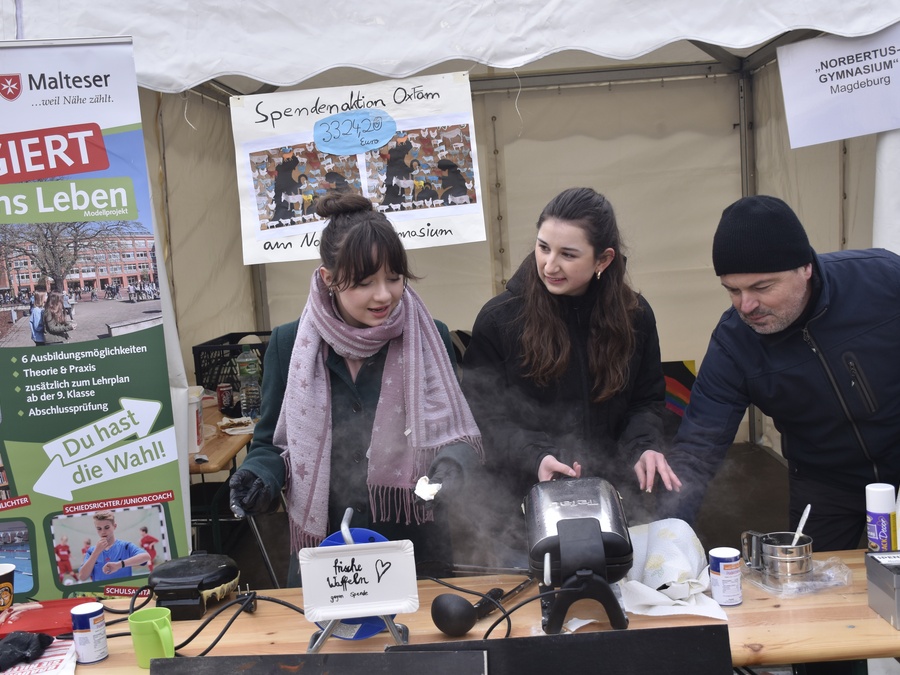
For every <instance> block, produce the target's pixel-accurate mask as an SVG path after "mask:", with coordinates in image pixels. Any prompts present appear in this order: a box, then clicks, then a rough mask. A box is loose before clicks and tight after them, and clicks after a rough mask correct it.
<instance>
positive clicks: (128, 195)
mask: <svg viewBox="0 0 900 675" xmlns="http://www.w3.org/2000/svg"><path fill="white" fill-rule="evenodd" d="M0 56H2V60H0V303H2V305H0V563H12V564H14V565H15V568H16V569H15V578H14V592H15V598H16V600H17V601H18V600H25V599H26V598H38V599H49V598H53V597H61V596H62V595H63V594H64V593H65V594H70V593H72V592H78V593H86V594H104V595H130V594H132V593H133V592H134V589H135V587H139V586H142V585H144V583H145V582H146V579H147V575H148V574H149V572H150V571H151V570H152V569H153V567H154V566H155V565H157V564H159V563H160V562H162V561H164V560H167V559H170V558H172V557H176V556H178V555H186V554H187V552H188V548H187V529H186V524H185V522H184V505H183V499H182V494H181V488H180V485H181V482H180V479H179V463H178V448H177V447H176V443H175V430H174V426H173V420H172V401H171V395H170V388H169V381H168V368H167V364H166V349H165V340H164V337H163V325H162V311H161V307H160V292H161V291H163V292H165V291H166V289H165V288H164V287H163V288H160V284H159V279H158V276H157V274H158V268H157V245H156V240H155V237H154V231H153V219H152V212H151V208H150V193H149V186H148V182H147V162H146V157H145V155H144V138H143V133H142V131H141V118H140V109H139V105H138V95H137V82H136V79H135V72H134V57H133V54H132V45H131V41H130V39H127V38H126V39H117V38H110V39H98V40H71V41H64V42H50V43H48V42H28V41H18V42H6V43H2V42H0Z"/></svg>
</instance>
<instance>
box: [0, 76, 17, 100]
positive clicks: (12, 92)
mask: <svg viewBox="0 0 900 675" xmlns="http://www.w3.org/2000/svg"><path fill="white" fill-rule="evenodd" d="M21 93H22V76H21V75H0V96H2V97H3V98H5V99H6V100H7V101H15V100H16V99H17V98H19V94H21Z"/></svg>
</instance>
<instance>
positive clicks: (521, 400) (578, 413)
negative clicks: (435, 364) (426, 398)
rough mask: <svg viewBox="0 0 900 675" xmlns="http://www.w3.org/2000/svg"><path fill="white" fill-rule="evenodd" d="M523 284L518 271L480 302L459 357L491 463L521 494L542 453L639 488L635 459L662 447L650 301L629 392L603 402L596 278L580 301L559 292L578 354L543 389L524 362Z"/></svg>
mask: <svg viewBox="0 0 900 675" xmlns="http://www.w3.org/2000/svg"><path fill="white" fill-rule="evenodd" d="M523 285H524V282H523V280H522V279H521V275H520V273H517V274H516V275H514V276H513V278H512V279H511V280H510V281H509V283H508V284H507V288H506V290H505V291H504V292H503V293H501V294H500V295H498V296H496V297H494V298H492V299H491V300H489V301H488V302H487V304H486V305H485V306H484V307H483V308H482V310H481V312H480V313H479V314H478V317H477V318H476V319H475V325H474V328H473V330H472V339H471V342H470V344H469V345H468V347H467V348H466V352H465V355H464V358H463V391H464V392H465V394H466V396H467V398H468V400H469V404H470V406H471V407H472V412H473V414H474V415H475V419H476V421H477V422H478V427H479V429H481V433H482V437H483V439H484V444H485V456H486V458H487V462H488V466H489V468H490V469H491V470H492V471H493V473H494V474H495V475H496V476H498V477H505V478H506V481H507V482H508V483H509V486H510V487H511V489H512V490H513V492H514V495H515V498H516V499H519V500H521V499H522V498H523V497H524V496H525V495H526V493H527V491H528V489H529V488H530V487H531V485H533V484H534V483H536V482H537V469H538V465H539V464H540V461H541V459H543V457H544V456H545V455H547V454H553V455H554V456H555V457H556V458H557V459H559V460H560V461H562V462H565V463H567V464H571V463H572V462H573V461H576V460H577V461H578V462H580V463H581V465H582V467H583V471H582V475H583V476H600V477H603V478H606V479H607V480H609V481H610V482H611V483H612V484H613V485H614V486H616V487H620V485H624V484H629V485H630V484H634V485H636V484H637V479H636V478H635V475H634V471H633V468H632V467H633V465H634V463H635V462H636V461H637V459H638V458H639V457H640V455H641V453H642V452H644V451H645V450H648V449H654V450H661V449H662V448H661V447H660V446H661V444H662V410H663V406H664V399H665V381H664V379H663V374H662V366H661V364H660V352H659V337H658V335H657V332H656V320H655V318H654V316H653V311H652V310H651V309H650V305H649V304H648V303H647V301H646V300H644V299H643V297H640V298H639V301H640V313H639V317H638V319H637V321H636V325H635V337H636V348H635V351H634V354H633V355H632V357H631V360H630V363H629V374H628V384H627V386H626V387H625V389H624V390H623V391H621V392H619V393H618V394H616V395H615V396H614V397H613V398H612V399H610V400H608V401H605V402H604V403H599V404H598V403H594V402H592V400H591V388H592V385H593V377H592V375H591V373H590V372H589V369H588V349H589V346H590V336H589V329H590V312H591V308H592V305H593V299H594V297H595V294H596V292H597V288H598V282H597V281H592V282H591V285H590V287H589V289H588V292H587V293H586V294H585V295H584V296H580V297H567V296H561V297H559V298H557V300H558V301H559V303H560V309H561V311H562V314H563V316H564V319H565V321H566V324H567V326H568V330H569V335H570V337H571V341H572V345H573V350H572V354H571V358H570V361H569V366H568V368H567V370H566V372H565V373H564V374H563V376H562V377H561V378H560V379H559V381H557V382H555V383H554V384H552V385H550V386H547V387H539V386H537V385H535V383H534V382H533V381H531V380H530V379H528V378H526V377H525V375H524V370H523V366H522V356H521V349H522V348H521V339H522V330H523V321H522V319H521V313H522V310H523V308H524V299H523V297H522V295H521V293H522V290H523Z"/></svg>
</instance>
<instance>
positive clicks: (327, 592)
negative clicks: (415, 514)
mask: <svg viewBox="0 0 900 675" xmlns="http://www.w3.org/2000/svg"><path fill="white" fill-rule="evenodd" d="M352 514H353V510H352V509H347V512H346V513H345V515H344V520H343V522H342V523H341V534H342V536H343V540H344V542H345V543H344V545H342V546H320V547H318V548H304V549H301V550H300V553H299V554H298V557H299V561H300V574H301V577H302V579H303V611H304V613H305V615H306V618H307V619H308V620H309V621H314V622H326V623H325V626H324V628H322V630H318V631H316V632H315V633H313V635H312V637H311V638H310V642H309V647H308V648H307V650H306V651H307V653H309V654H315V653H317V652H318V651H319V650H320V649H321V648H322V646H323V645H324V644H325V641H326V640H328V638H329V637H331V636H332V635H333V634H334V633H335V630H336V629H337V628H338V627H339V626H341V625H342V619H365V618H374V617H378V618H380V619H381V621H383V622H384V625H385V626H386V627H387V629H388V630H389V631H390V633H391V636H392V637H393V638H394V641H395V642H396V643H397V644H406V643H407V642H409V629H408V628H407V627H406V626H404V625H402V624H398V623H396V622H395V621H394V617H393V616H392V615H394V614H410V613H413V612H415V611H416V610H417V609H418V608H419V589H418V585H417V583H416V564H415V557H414V551H413V544H412V542H411V541H409V540H401V541H378V542H373V543H364V544H355V543H353V534H352V532H351V530H350V526H349V523H350V517H351V515H352ZM380 630H381V629H380V627H379V629H378V630H377V631H376V632H380Z"/></svg>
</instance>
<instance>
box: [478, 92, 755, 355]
mask: <svg viewBox="0 0 900 675" xmlns="http://www.w3.org/2000/svg"><path fill="white" fill-rule="evenodd" d="M486 98H487V100H486V102H485V105H486V107H487V108H488V109H489V110H490V114H491V116H492V117H497V119H498V122H497V124H496V127H497V129H498V136H499V137H500V138H499V140H498V145H499V146H500V148H501V149H502V150H501V159H502V161H501V167H502V169H501V171H502V175H500V176H498V177H497V182H500V183H501V184H503V185H504V186H505V189H504V193H503V203H502V206H501V209H500V210H501V211H502V212H503V213H504V219H503V221H501V222H502V223H504V224H505V225H504V232H503V234H502V241H504V242H505V243H507V246H508V249H509V260H508V262H507V263H506V265H505V266H504V269H503V271H502V277H504V278H508V277H509V276H511V274H512V273H513V272H514V271H515V269H516V267H517V266H518V264H519V263H520V262H521V260H522V259H523V257H524V256H525V255H526V254H527V253H528V252H529V251H530V250H531V249H532V248H533V246H534V236H535V224H536V222H537V218H538V216H539V214H540V212H541V210H542V209H543V207H544V205H545V204H546V203H547V202H548V201H549V200H550V199H551V198H552V197H553V196H554V195H556V194H557V193H558V192H560V191H561V190H563V189H565V188H568V187H572V186H580V185H585V186H589V187H593V188H595V189H596V190H598V191H600V192H602V193H603V194H605V195H606V196H607V197H608V198H609V199H610V201H611V203H612V204H613V207H614V208H615V210H616V215H617V218H618V222H619V226H620V229H621V231H622V233H623V237H624V240H625V243H626V246H627V247H628V269H629V274H630V277H631V280H632V283H633V285H634V286H635V288H637V289H639V290H640V291H642V292H643V293H644V294H645V295H646V296H647V298H648V300H649V301H650V303H651V305H652V306H653V308H654V311H655V313H656V315H657V321H658V325H659V330H660V336H661V343H662V350H663V355H664V358H667V359H669V360H684V359H695V360H697V361H698V362H699V360H700V359H701V358H702V356H703V353H704V352H705V348H706V340H707V338H708V335H709V330H711V328H712V326H713V325H714V322H715V320H716V319H717V318H718V316H719V315H720V314H721V308H722V306H723V305H722V302H723V298H722V297H721V293H720V292H718V284H717V283H716V281H715V277H714V276H713V275H712V271H711V262H710V260H709V245H710V244H709V242H711V237H712V231H713V229H714V227H715V223H716V222H717V220H718V215H719V213H720V212H721V209H722V208H723V206H724V205H726V204H727V203H729V202H731V201H733V200H734V199H737V198H738V197H740V190H741V178H740V152H739V144H738V132H737V131H736V130H735V128H734V124H735V122H737V119H738V117H737V115H738V110H737V87H736V78H734V77H722V78H708V79H694V80H680V81H677V80H676V81H671V82H664V83H661V82H652V83H651V82H648V83H638V84H628V85H615V86H612V87H609V88H607V87H585V88H581V89H569V90H560V91H557V90H548V91H539V92H533V91H531V92H528V91H526V92H522V94H521V96H519V97H517V98H515V99H513V98H512V97H507V96H505V95H491V96H488V97H486ZM490 180H491V181H493V180H494V176H493V175H491V176H490ZM494 236H497V235H496V232H495V234H494ZM686 316H690V317H691V320H690V321H685V320H684V318H685V317H686Z"/></svg>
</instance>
